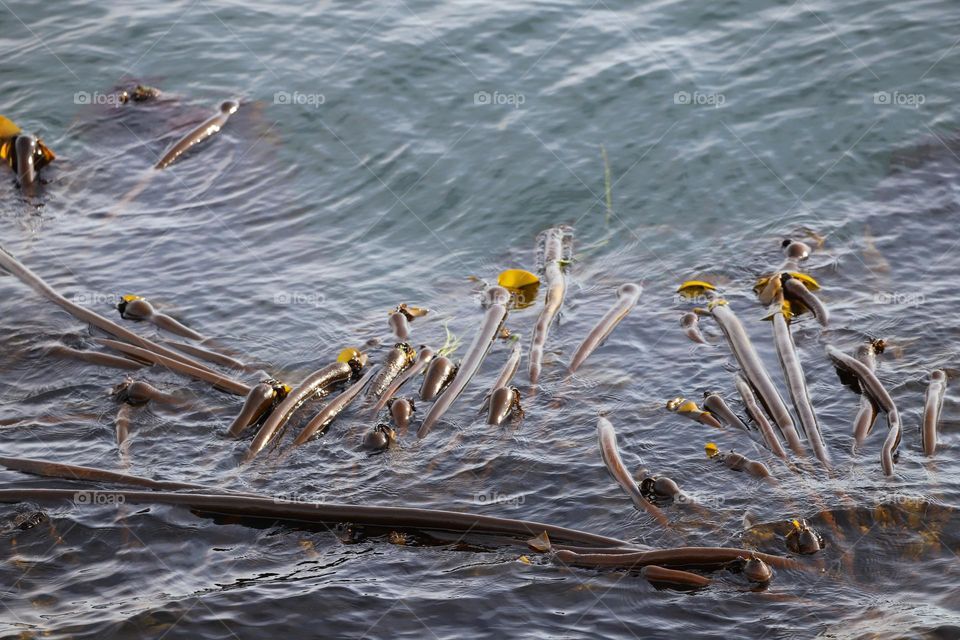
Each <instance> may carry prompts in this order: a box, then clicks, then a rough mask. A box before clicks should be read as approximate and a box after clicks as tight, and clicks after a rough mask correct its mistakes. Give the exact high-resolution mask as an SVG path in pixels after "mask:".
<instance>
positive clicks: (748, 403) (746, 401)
mask: <svg viewBox="0 0 960 640" xmlns="http://www.w3.org/2000/svg"><path fill="white" fill-rule="evenodd" d="M735 382H736V386H737V392H738V393H739V394H740V399H741V400H742V401H743V406H744V407H745V408H746V409H747V414H749V416H750V419H751V420H753V423H754V424H756V425H757V428H758V429H759V430H760V434H761V435H762V436H763V442H764V444H766V446H767V449H769V450H770V451H771V452H772V453H773V454H774V455H776V456H778V457H780V458H783V459H784V460H786V459H787V452H786V450H785V449H784V448H783V445H782V444H780V439H779V438H777V434H776V433H774V431H773V426H771V424H770V422H769V421H767V416H766V415H765V414H764V413H763V409H761V408H760V404H759V403H758V402H757V396H756V395H754V393H753V387H751V386H750V383H749V382H747V379H746V378H744V377H743V376H741V375H738V376H737V377H736V380H735Z"/></svg>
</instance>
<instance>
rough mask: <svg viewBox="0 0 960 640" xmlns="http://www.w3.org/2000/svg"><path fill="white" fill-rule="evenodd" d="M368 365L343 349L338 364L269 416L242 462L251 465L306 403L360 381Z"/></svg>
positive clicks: (324, 370)
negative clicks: (340, 385)
mask: <svg viewBox="0 0 960 640" xmlns="http://www.w3.org/2000/svg"><path fill="white" fill-rule="evenodd" d="M366 363H367V356H366V355H365V354H363V353H361V352H359V351H357V350H356V349H344V350H343V351H341V352H340V355H339V356H337V361H336V362H334V363H333V364H329V365H327V366H326V367H323V368H322V369H319V370H318V371H314V372H313V373H311V374H310V375H309V376H307V377H306V378H305V379H304V381H303V382H301V383H300V384H299V385H297V386H296V387H294V388H293V389H292V390H291V391H290V392H289V393H288V394H287V396H286V397H285V398H284V399H283V401H281V402H280V404H278V405H277V406H276V408H274V410H273V411H272V412H271V413H270V415H269V416H267V419H266V421H265V422H264V423H263V425H262V426H261V427H260V430H259V431H258V432H257V435H256V436H255V437H254V439H253V442H251V443H250V448H249V449H248V450H247V453H246V455H245V456H244V458H243V461H244V462H249V461H250V460H252V459H253V458H255V457H256V455H257V454H258V453H260V452H261V451H262V450H263V448H264V447H265V446H267V444H268V443H269V442H271V441H272V440H273V438H274V437H275V436H276V435H277V431H278V430H279V429H280V428H281V427H282V426H284V425H285V424H286V423H287V420H289V419H290V416H291V415H293V412H294V411H296V410H297V409H299V408H300V406H301V405H302V404H303V403H305V402H306V401H307V400H309V399H310V398H313V397H316V396H317V395H320V394H327V393H329V390H330V388H331V387H332V386H333V385H335V384H338V383H341V382H346V381H347V380H350V379H351V378H355V377H358V376H359V375H360V373H361V372H362V370H363V367H364V366H365V365H366Z"/></svg>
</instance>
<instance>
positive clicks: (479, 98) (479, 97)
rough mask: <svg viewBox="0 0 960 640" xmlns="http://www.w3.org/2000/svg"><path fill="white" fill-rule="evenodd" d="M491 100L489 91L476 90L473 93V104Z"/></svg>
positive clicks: (482, 103) (481, 103) (485, 102)
mask: <svg viewBox="0 0 960 640" xmlns="http://www.w3.org/2000/svg"><path fill="white" fill-rule="evenodd" d="M491 102H492V97H491V96H490V92H489V91H477V92H476V93H474V94H473V104H480V105H484V104H490V103H491Z"/></svg>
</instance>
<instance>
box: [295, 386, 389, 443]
mask: <svg viewBox="0 0 960 640" xmlns="http://www.w3.org/2000/svg"><path fill="white" fill-rule="evenodd" d="M376 373H377V371H376V370H373V369H371V370H370V371H367V372H366V373H365V374H363V377H362V378H360V379H359V380H357V381H356V382H354V383H353V384H352V385H350V386H349V387H347V388H346V389H344V390H343V392H342V393H340V395H338V396H337V397H336V398H334V399H333V400H331V401H330V402H329V403H328V404H327V406H325V407H324V408H323V409H321V410H320V413H318V414H317V415H315V416H314V417H313V418H311V420H310V422H308V423H307V426H305V427H304V428H303V430H302V431H301V432H300V435H298V436H297V437H296V439H294V441H293V445H291V446H292V447H298V446H300V445H301V444H304V443H305V442H307V441H308V440H310V439H311V438H314V437H316V436H318V435H323V433H324V432H325V431H326V430H327V427H329V426H330V423H331V422H333V421H334V419H336V417H337V416H338V415H340V414H341V413H343V411H344V410H345V409H346V408H347V407H349V406H350V404H351V403H352V402H353V401H354V400H355V399H356V398H357V396H359V395H360V392H362V391H363V389H364V387H366V386H367V385H368V384H372V383H371V379H372V380H374V381H376V379H375V378H374V374H376Z"/></svg>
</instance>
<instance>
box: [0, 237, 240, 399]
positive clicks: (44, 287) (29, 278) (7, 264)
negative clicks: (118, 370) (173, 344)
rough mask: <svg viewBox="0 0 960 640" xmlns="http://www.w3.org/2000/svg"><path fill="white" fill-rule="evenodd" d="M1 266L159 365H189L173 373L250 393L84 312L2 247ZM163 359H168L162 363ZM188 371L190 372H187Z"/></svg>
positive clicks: (193, 363) (0, 253)
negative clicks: (154, 358) (147, 354)
mask: <svg viewBox="0 0 960 640" xmlns="http://www.w3.org/2000/svg"><path fill="white" fill-rule="evenodd" d="M0 267H2V268H3V269H5V270H6V271H8V272H10V274H12V275H13V276H15V277H16V278H17V279H19V280H20V281H21V282H23V283H24V284H26V285H28V286H29V287H30V288H32V289H33V290H34V291H36V292H37V293H39V294H40V295H42V296H43V297H45V298H46V299H47V300H50V301H51V302H53V303H54V304H56V305H58V306H59V307H61V308H62V309H64V310H65V311H67V313H69V314H70V315H72V316H73V317H75V318H77V319H78V320H80V321H81V322H86V323H88V324H91V325H93V326H95V327H97V328H98V329H101V330H103V331H106V332H107V333H109V334H110V335H113V336H115V337H117V338H120V339H121V340H126V341H127V342H129V343H131V344H133V345H136V346H137V347H139V348H141V349H143V350H145V351H149V352H152V353H153V354H154V355H156V356H159V358H158V359H157V361H155V363H156V364H164V363H167V361H177V362H179V363H180V364H182V365H186V367H180V368H178V369H173V368H172V367H171V369H172V370H176V371H177V372H178V373H182V374H184V375H188V376H191V377H195V378H198V379H201V380H205V381H207V382H209V381H210V379H209V378H204V377H200V376H199V374H198V373H197V371H203V372H206V374H209V375H210V376H214V377H216V378H218V379H222V384H221V383H218V384H217V386H218V387H219V388H221V389H223V390H224V391H228V392H230V393H236V394H238V395H246V393H247V392H248V391H249V386H247V385H245V384H243V383H241V382H237V381H235V380H229V379H228V378H226V377H225V376H221V375H220V374H218V373H217V372H215V371H213V370H212V369H210V368H208V367H207V366H206V365H204V364H202V363H200V362H197V361H196V360H193V359H191V358H188V357H187V356H185V355H183V354H181V353H177V352H176V351H173V350H171V349H168V348H166V347H164V346H162V345H159V344H157V343H156V342H153V341H152V340H148V339H147V338H144V337H141V336H139V335H137V334H136V333H134V332H132V331H130V330H129V329H125V328H124V327H121V326H120V325H118V324H117V323H115V322H113V321H112V320H108V319H107V318H105V317H103V316H101V315H100V314H98V313H95V312H93V311H90V310H89V309H85V308H83V307H81V306H80V305H78V304H76V303H75V302H72V301H70V300H68V299H67V298H65V297H63V296H62V295H60V294H59V293H57V292H56V291H54V290H53V288H52V287H51V286H50V285H48V284H47V283H46V282H44V281H43V279H41V278H40V276H38V275H37V274H35V273H34V272H32V271H31V270H30V269H28V268H27V267H26V266H25V265H23V263H21V262H20V261H19V260H17V259H16V258H14V257H13V255H11V254H10V253H9V252H7V251H6V250H5V249H3V248H0ZM162 359H166V360H164V361H163V362H160V360H162ZM164 366H168V364H164ZM188 371H189V373H187V372H188Z"/></svg>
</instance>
